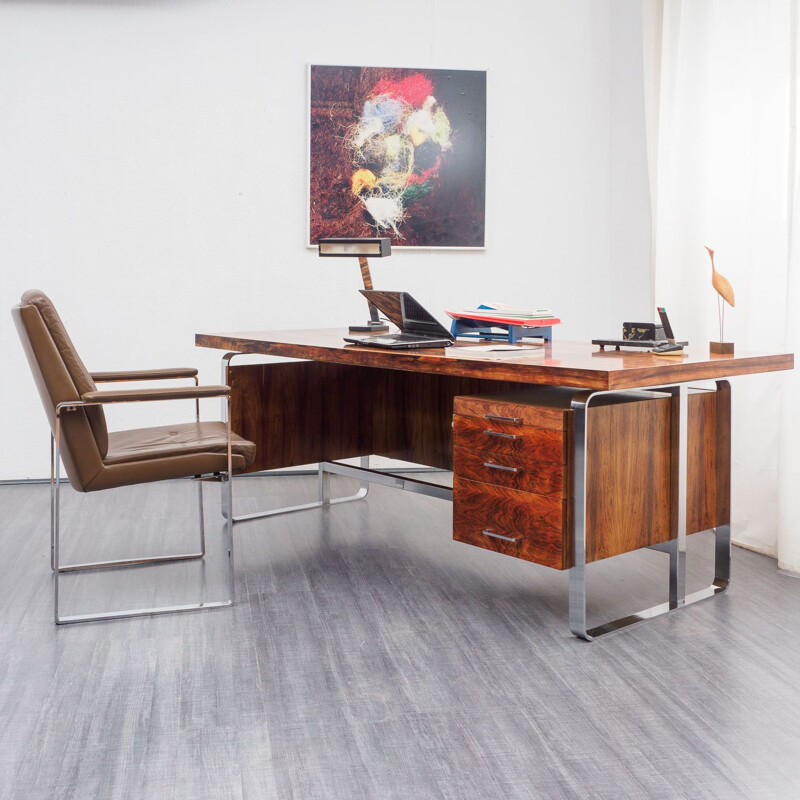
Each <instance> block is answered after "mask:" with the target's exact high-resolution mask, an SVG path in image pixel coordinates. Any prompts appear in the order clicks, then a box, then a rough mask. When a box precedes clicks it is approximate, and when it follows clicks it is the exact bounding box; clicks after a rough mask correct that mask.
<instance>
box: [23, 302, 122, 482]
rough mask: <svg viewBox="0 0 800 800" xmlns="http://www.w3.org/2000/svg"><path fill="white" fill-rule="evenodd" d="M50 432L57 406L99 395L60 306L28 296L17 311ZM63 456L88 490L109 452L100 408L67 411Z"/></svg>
mask: <svg viewBox="0 0 800 800" xmlns="http://www.w3.org/2000/svg"><path fill="white" fill-rule="evenodd" d="M11 313H12V316H13V317H14V323H15V324H16V326H17V332H18V333H19V336H20V340H21V341H22V345H23V348H24V350H25V355H26V357H27V359H28V364H29V365H30V368H31V372H32V373H33V377H34V380H35V382H36V387H37V389H38V390H39V396H40V397H41V400H42V403H43V405H44V408H45V413H46V415H47V419H48V421H49V423H50V428H51V430H52V431H53V433H55V419H56V406H57V405H58V404H59V403H63V402H66V401H70V400H79V399H80V397H81V395H82V394H83V393H85V392H88V391H94V390H95V389H96V386H95V384H94V381H93V380H92V378H91V375H90V374H89V371H88V370H87V369H86V367H85V366H84V364H83V361H81V359H80V356H78V354H77V351H76V350H75V347H74V345H73V344H72V341H71V340H70V338H69V335H68V334H67V331H66V329H65V328H64V324H63V323H62V321H61V318H60V317H59V316H58V312H56V310H55V307H54V306H53V304H52V303H51V302H50V300H49V299H48V298H47V296H46V295H45V294H44V293H43V292H40V291H30V292H25V294H23V295H22V300H21V302H20V305H18V306H15V307H14V308H13V309H12V311H11ZM61 419H62V426H61V431H62V441H61V455H62V460H63V461H64V466H65V467H66V470H67V475H68V477H69V479H70V483H71V484H72V485H73V487H75V488H76V489H78V490H79V491H80V490H83V489H84V487H85V486H86V485H87V484H88V483H89V482H90V481H91V480H92V478H93V477H94V476H95V475H96V474H97V472H98V471H99V470H101V469H102V466H103V465H102V460H103V458H104V457H105V455H106V452H107V451H108V429H107V427H106V421H105V415H104V414H103V410H102V408H101V407H99V406H92V407H90V408H86V409H80V410H75V411H69V412H64V413H62V414H61Z"/></svg>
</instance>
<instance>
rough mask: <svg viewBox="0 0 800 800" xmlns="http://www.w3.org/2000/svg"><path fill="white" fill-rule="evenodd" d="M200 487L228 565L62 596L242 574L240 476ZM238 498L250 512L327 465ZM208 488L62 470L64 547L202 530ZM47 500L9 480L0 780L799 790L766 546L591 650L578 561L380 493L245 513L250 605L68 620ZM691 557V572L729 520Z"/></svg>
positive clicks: (159, 547)
mask: <svg viewBox="0 0 800 800" xmlns="http://www.w3.org/2000/svg"><path fill="white" fill-rule="evenodd" d="M352 485H353V484H352V482H350V481H347V480H346V479H340V478H334V479H333V486H334V489H335V491H339V492H341V493H345V492H348V491H350V490H351V487H352ZM203 491H204V504H205V511H206V525H207V538H208V543H209V554H208V556H207V558H206V559H205V563H191V564H179V565H174V566H172V565H171V566H159V567H153V568H141V569H135V570H128V571H120V570H112V571H107V572H105V574H102V575H79V576H69V577H68V579H67V580H65V582H64V586H65V592H64V595H65V597H64V600H65V603H67V604H69V605H70V606H71V607H72V606H75V607H76V608H75V610H86V609H95V608H106V607H112V606H114V605H115V604H119V603H122V604H126V603H135V604H141V603H142V602H158V603H161V602H182V601H192V600H196V599H197V598H198V597H199V596H200V594H201V593H202V595H203V596H204V597H206V598H211V597H212V596H215V595H217V594H219V593H220V592H224V589H225V580H224V579H225V555H224V551H223V548H222V519H221V516H220V513H219V496H218V495H219V492H218V487H216V486H215V485H213V484H206V485H205V486H204V489H203ZM235 491H236V502H237V510H241V511H245V510H255V509H256V508H258V507H263V506H267V505H269V506H275V507H277V506H282V505H287V504H291V503H297V502H307V501H308V500H311V499H314V496H315V492H316V481H315V479H312V478H309V477H270V478H246V479H242V480H240V481H238V483H237V484H236V487H235ZM194 492H195V486H194V485H193V484H191V483H189V482H172V483H167V484H156V485H147V486H142V487H135V488H132V489H130V490H126V491H125V492H122V493H114V492H109V493H98V494H96V495H93V496H80V495H76V494H75V493H73V492H71V490H69V489H66V488H65V491H64V514H63V522H64V537H65V550H67V551H68V554H69V556H70V557H73V556H74V557H76V558H92V559H94V558H104V557H117V556H124V555H126V554H128V553H130V552H136V553H141V552H142V551H143V552H145V553H151V552H156V551H170V550H172V551H179V550H180V549H182V548H188V547H192V546H193V544H194V542H195V540H196V537H197V516H196V499H195V494H194ZM48 499H49V489H48V487H47V486H42V485H31V484H27V485H18V486H13V485H5V486H1V487H0V520H2V522H1V523H0V544H2V547H3V552H4V553H5V571H4V579H3V581H2V583H0V613H2V620H3V621H2V624H1V625H0V719H2V723H3V724H2V727H0V776H2V778H0V798H2V800H6V799H7V800H12V799H13V800H18V798H25V799H26V800H27V799H28V798H33V799H36V798H42V799H44V798H47V799H48V800H50V799H51V798H80V799H81V800H84V799H85V798H103V799H104V800H105V799H106V798H150V797H153V798H156V797H157V798H159V800H161V799H162V798H181V799H182V798H192V800H197V799H198V798H214V800H217V798H232V800H264V799H265V798H302V799H303V800H306V799H307V798H323V799H325V800H327V798H331V799H332V800H339V798H347V800H350V799H351V798H353V799H356V798H369V799H371V798H380V799H381V800H383V799H384V798H398V799H399V798H403V800H407V799H408V798H412V799H413V800H421V799H423V798H434V799H436V800H439V798H452V799H453V800H472V799H473V798H474V799H475V800H478V799H480V800H484V799H485V798H494V797H503V798H545V799H546V800H549V798H593V799H595V798H614V800H619V799H620V798H647V799H648V800H650V799H651V798H664V800H667V798H670V800H672V798H682V797H692V798H765V799H766V798H769V799H771V798H776V797H787V798H788V797H797V796H800V778H799V777H798V773H797V770H796V757H797V754H798V753H800V714H798V709H799V708H800V637H798V634H800V580H797V579H795V578H792V577H790V576H786V575H781V574H779V573H778V572H777V571H776V569H775V563H774V562H773V561H772V560H770V559H768V558H765V557H763V556H760V555H757V554H754V553H751V552H747V551H744V550H739V549H737V548H734V572H733V582H732V587H731V589H730V590H729V592H728V593H727V594H725V595H723V596H722V597H719V598H715V599H713V600H710V601H708V602H704V603H701V604H698V605H696V606H693V607H691V608H690V609H687V610H685V611H681V612H678V613H676V614H672V615H669V616H667V617H663V618H660V619H657V620H653V621H651V622H648V623H645V624H642V625H637V626H635V627H633V628H630V629H627V630H625V631H623V632H621V633H619V634H615V635H614V636H610V637H607V638H605V639H603V640H600V641H598V642H594V643H591V644H589V643H586V642H582V641H579V640H577V639H575V638H574V637H573V636H571V634H570V633H569V629H568V626H567V576H566V574H564V573H558V572H555V571H553V570H548V569H547V568H543V567H537V566H535V565H532V564H529V563H526V562H521V561H517V560H515V559H511V558H507V557H505V556H501V555H498V554H494V553H489V552H486V551H483V550H480V549H478V548H473V547H469V546H468V545H464V544H460V543H454V542H453V541H452V538H451V533H450V526H451V520H452V512H451V507H450V506H449V504H448V503H446V502H443V501H439V500H435V499H432V498H427V497H422V496H418V495H410V494H407V493H403V492H397V491H394V490H391V489H387V488H383V487H373V488H372V489H371V490H370V494H369V496H368V498H367V499H366V500H363V501H358V502H355V503H350V504H344V505H339V506H334V507H333V508H332V509H330V510H328V511H322V510H311V511H306V512H302V513H298V514H291V515H285V516H281V517H275V518H271V519H266V520H262V521H258V522H251V523H247V524H243V525H239V526H237V528H236V530H235V534H234V536H235V562H234V563H235V575H236V592H237V603H236V605H235V606H234V607H233V608H231V609H218V610H208V611H201V612H197V613H192V614H181V615H168V616H164V617H155V618H144V619H133V620H120V621H116V622H100V623H92V624H88V625H79V626H68V627H62V628H56V627H55V625H54V624H53V622H52V574H51V572H50V565H49V543H48V540H49V528H48V525H49V510H48ZM689 559H690V568H689V575H688V584H689V588H690V590H691V589H692V588H699V587H700V586H703V585H704V584H706V583H707V582H708V580H709V578H710V574H711V568H712V563H713V541H712V539H711V537H710V536H709V535H707V534H700V535H698V536H694V537H691V538H690V541H689ZM667 562H668V559H667V556H666V555H664V554H661V553H657V552H652V551H643V552H639V553H635V554H629V555H625V556H622V557H619V558H616V559H610V560H608V561H604V562H600V563H597V564H593V565H590V567H589V575H590V589H589V597H590V607H591V611H592V617H593V618H596V619H597V621H601V620H602V619H608V618H612V617H615V616H619V615H621V614H624V613H629V612H631V611H635V610H637V609H638V608H642V607H645V606H647V605H651V604H653V603H656V602H661V601H663V599H664V595H665V592H666V580H667ZM68 610H69V609H68Z"/></svg>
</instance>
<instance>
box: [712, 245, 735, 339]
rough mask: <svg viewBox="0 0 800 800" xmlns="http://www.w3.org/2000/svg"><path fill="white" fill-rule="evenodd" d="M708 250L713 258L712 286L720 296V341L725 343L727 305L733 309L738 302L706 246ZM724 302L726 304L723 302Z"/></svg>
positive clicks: (718, 302) (731, 287)
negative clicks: (724, 329)
mask: <svg viewBox="0 0 800 800" xmlns="http://www.w3.org/2000/svg"><path fill="white" fill-rule="evenodd" d="M706 250H708V254H709V256H711V285H712V286H713V287H714V291H716V293H717V295H718V297H717V304H718V313H719V340H720V342H721V341H723V336H722V332H723V327H724V325H725V303H727V304H728V305H729V306H730V307H731V308H733V307H734V305H736V301H735V300H734V297H733V286H731V282H730V281H729V280H728V279H727V278H726V277H725V276H724V275H720V274H719V272H717V269H716V267H715V266H714V251H713V250H712V249H711V248H710V247H708V246H706ZM723 300H724V301H725V302H723Z"/></svg>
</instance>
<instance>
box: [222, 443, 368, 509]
mask: <svg viewBox="0 0 800 800" xmlns="http://www.w3.org/2000/svg"><path fill="white" fill-rule="evenodd" d="M361 463H362V465H363V464H369V456H362V457H361ZM329 465H330V462H320V464H319V465H318V466H317V486H318V493H319V499H318V500H315V501H313V502H311V503H301V504H299V505H296V506H285V507H283V508H271V509H268V510H267V511H256V512H255V513H253V514H240V515H239V516H238V517H234V518H233V522H234V524H237V523H239V522H251V521H252V520H254V519H265V518H266V517H277V516H280V515H281V514H293V513H295V512H296V511H308V510H310V509H312V508H329V507H330V506H335V505H339V504H340V503H352V502H353V501H354V500H363V499H364V498H365V497H366V496H367V494H368V492H369V482H368V481H365V480H361V481H360V486H359V489H358V491H357V492H356V493H355V494H350V495H347V496H346V497H331V493H330V476H331V470H330V466H329Z"/></svg>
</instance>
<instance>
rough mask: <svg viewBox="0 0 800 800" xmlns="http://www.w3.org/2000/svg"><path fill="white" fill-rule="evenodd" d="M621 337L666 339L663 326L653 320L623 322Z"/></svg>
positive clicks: (627, 338) (626, 338)
mask: <svg viewBox="0 0 800 800" xmlns="http://www.w3.org/2000/svg"><path fill="white" fill-rule="evenodd" d="M622 338H623V339H625V340H627V341H648V342H658V341H661V340H663V341H666V339H667V337H666V336H665V335H664V328H663V326H661V325H656V323H655V322H623V323H622Z"/></svg>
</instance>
